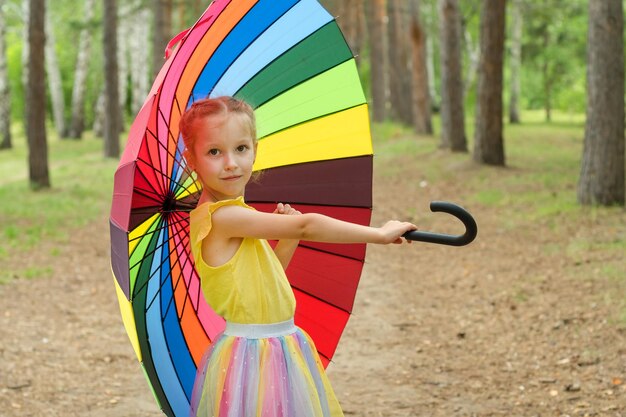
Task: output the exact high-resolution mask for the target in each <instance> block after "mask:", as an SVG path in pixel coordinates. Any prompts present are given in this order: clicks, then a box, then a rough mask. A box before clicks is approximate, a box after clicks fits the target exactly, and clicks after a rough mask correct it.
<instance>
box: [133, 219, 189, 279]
mask: <svg viewBox="0 0 626 417" xmlns="http://www.w3.org/2000/svg"><path fill="white" fill-rule="evenodd" d="M183 221H184V219H183V220H180V221H179V222H176V223H181V222H183ZM160 223H162V224H164V226H158V227H156V228H155V229H154V230H153V231H151V232H148V233H144V234H143V235H141V236H139V237H136V238H134V239H130V240H129V241H128V242H132V241H134V240H137V239H143V238H144V237H146V236H148V235H152V237H151V238H153V237H154V233H156V232H157V231H161V230H163V229H165V228H167V227H169V224H168V223H167V222H164V221H161V222H160ZM176 223H175V224H176ZM161 246H162V245H160V246H155V248H154V250H152V251H150V252H146V253H144V256H143V258H145V256H146V255H154V252H156V249H157V248H160V247H161ZM133 252H134V251H133ZM130 256H132V254H131V255H130ZM142 262H143V259H141V260H139V261H137V263H135V264H134V265H131V266H129V268H128V269H133V268H135V267H136V266H137V265H139V264H140V263H142Z"/></svg>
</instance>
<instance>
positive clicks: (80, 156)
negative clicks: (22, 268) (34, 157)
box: [0, 127, 117, 275]
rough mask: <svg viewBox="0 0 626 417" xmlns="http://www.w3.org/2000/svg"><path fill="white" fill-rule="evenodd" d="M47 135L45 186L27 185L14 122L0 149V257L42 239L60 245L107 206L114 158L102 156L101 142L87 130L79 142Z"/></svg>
mask: <svg viewBox="0 0 626 417" xmlns="http://www.w3.org/2000/svg"><path fill="white" fill-rule="evenodd" d="M48 135H49V136H48V152H49V171H50V181H51V183H52V187H51V188H50V189H47V190H41V191H33V190H31V189H30V187H29V182H28V167H27V159H28V153H27V152H28V151H27V147H26V143H25V139H24V134H23V132H22V131H21V130H20V129H19V128H18V127H14V130H13V145H14V146H13V149H10V150H4V151H1V152H0V225H1V226H0V237H1V239H0V261H1V260H3V259H6V258H7V257H10V256H15V255H18V256H24V254H27V253H28V251H30V250H34V249H35V248H36V247H37V246H38V245H39V244H40V243H41V242H42V241H43V240H50V241H52V242H56V243H59V244H62V243H63V242H64V241H66V240H67V238H68V237H69V236H70V235H71V234H72V233H75V232H76V230H78V229H79V228H80V227H81V226H84V225H86V224H88V223H90V222H93V221H94V220H95V219H97V218H98V217H101V216H102V214H103V213H105V212H106V211H107V210H108V208H109V205H110V201H111V193H112V190H113V172H114V170H115V168H116V166H117V160H113V159H106V158H104V157H103V150H102V149H103V144H102V141H101V140H100V139H96V138H94V137H93V136H91V135H90V134H87V135H86V137H85V138H84V139H83V140H81V141H71V140H59V139H58V138H57V137H56V136H55V135H53V134H52V133H50V131H49V133H48ZM53 252H54V250H53ZM57 254H58V252H57ZM25 275H29V274H25ZM34 275H36V274H34Z"/></svg>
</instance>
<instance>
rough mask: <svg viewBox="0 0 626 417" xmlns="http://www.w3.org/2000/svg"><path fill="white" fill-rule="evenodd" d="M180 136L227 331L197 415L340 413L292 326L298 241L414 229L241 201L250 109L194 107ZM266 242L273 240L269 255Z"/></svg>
mask: <svg viewBox="0 0 626 417" xmlns="http://www.w3.org/2000/svg"><path fill="white" fill-rule="evenodd" d="M180 131H181V134H182V137H183V140H184V143H185V147H186V150H185V154H184V155H185V158H186V160H187V163H188V164H189V166H190V167H191V168H192V169H193V170H195V171H196V173H197V176H198V180H199V181H200V182H201V183H202V194H201V196H200V200H199V202H198V206H197V207H196V208H195V209H194V210H193V211H192V212H191V215H190V239H191V243H190V244H191V248H192V253H193V257H194V259H195V264H196V269H197V271H198V274H199V275H200V279H201V285H202V291H203V293H204V296H205V298H206V300H207V302H208V303H209V304H210V305H211V307H212V308H213V310H215V312H216V313H218V314H219V315H221V316H222V317H224V319H226V330H225V331H224V333H223V334H222V335H220V336H219V337H218V338H217V340H215V341H214V343H213V344H212V345H211V347H210V348H209V349H208V351H207V353H206V354H205V356H204V358H203V361H202V363H201V364H200V366H199V367H198V373H197V375H196V381H195V385H194V392H193V397H192V410H191V413H192V415H193V416H202V417H212V416H215V417H218V416H219V417H222V416H224V417H226V416H227V417H257V416H263V417H338V416H343V412H342V411H341V408H340V406H339V403H338V402H337V399H336V397H335V394H334V392H333V390H332V388H331V386H330V383H329V382H328V379H327V377H326V374H325V372H324V368H323V367H322V364H321V362H320V360H319V357H318V355H317V351H316V349H315V346H314V345H313V342H312V340H311V339H310V338H309V336H308V335H307V334H305V333H304V332H303V331H302V330H301V329H299V328H297V327H295V326H294V324H293V316H294V312H295V298H294V295H293V292H292V290H291V287H290V286H289V282H288V281H287V277H286V275H285V272H284V270H285V269H286V268H287V265H288V264H289V261H290V259H291V257H292V255H293V253H294V251H295V249H296V246H297V245H298V241H299V240H300V239H306V240H311V241H319V242H335V243H355V242H367V243H381V244H388V243H401V242H402V241H403V240H402V237H401V236H402V234H403V233H405V232H407V231H410V230H415V229H416V226H415V225H413V224H411V223H405V222H399V221H390V222H387V223H386V224H385V225H384V226H382V227H380V228H375V227H367V226H362V225H357V224H352V223H347V222H343V221H339V220H336V219H333V218H330V217H326V216H323V215H319V214H313V213H307V214H301V213H300V212H299V211H297V210H296V209H294V208H292V207H291V206H290V205H289V204H284V205H283V204H280V203H279V204H278V205H277V207H276V210H275V211H274V213H261V212H258V211H256V210H254V209H253V208H252V207H250V206H248V205H246V203H245V201H244V198H243V194H244V189H245V186H246V184H247V182H248V181H249V180H250V178H251V177H252V165H253V164H254V160H255V156H256V150H257V141H256V127H255V120H254V113H253V110H252V108H251V107H250V106H249V105H248V104H246V103H244V102H242V101H239V100H236V99H234V98H231V97H220V98H216V99H204V100H200V101H197V102H195V103H194V104H193V105H192V106H191V107H190V108H189V109H188V110H187V111H186V112H185V114H184V115H183V117H182V119H181V121H180ZM266 239H276V240H278V241H279V242H278V244H277V245H276V247H275V249H274V250H272V248H271V247H270V245H269V244H268V242H267V240H266Z"/></svg>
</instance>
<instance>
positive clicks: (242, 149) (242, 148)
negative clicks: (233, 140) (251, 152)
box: [237, 145, 248, 152]
mask: <svg viewBox="0 0 626 417" xmlns="http://www.w3.org/2000/svg"><path fill="white" fill-rule="evenodd" d="M246 149H248V147H247V146H246V145H239V146H237V152H243V151H245V150H246Z"/></svg>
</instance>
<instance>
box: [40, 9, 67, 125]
mask: <svg viewBox="0 0 626 417" xmlns="http://www.w3.org/2000/svg"><path fill="white" fill-rule="evenodd" d="M46 3H47V4H46V6H48V5H49V4H50V0H47V1H46ZM45 26H46V27H45V30H46V46H45V57H46V73H47V74H48V88H49V90H50V101H51V103H52V118H53V120H54V128H55V130H56V131H57V134H58V135H59V137H60V138H66V137H67V130H66V127H65V97H64V96H63V81H62V79H61V69H60V68H59V60H58V59H57V52H56V37H55V36H54V25H53V24H52V19H51V18H50V13H47V14H46V24H45Z"/></svg>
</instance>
